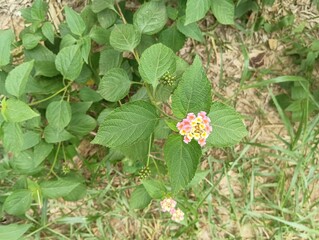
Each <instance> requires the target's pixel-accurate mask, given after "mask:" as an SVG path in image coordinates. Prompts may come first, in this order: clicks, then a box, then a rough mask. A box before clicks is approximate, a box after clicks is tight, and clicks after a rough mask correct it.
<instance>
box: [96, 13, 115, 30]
mask: <svg viewBox="0 0 319 240" xmlns="http://www.w3.org/2000/svg"><path fill="white" fill-rule="evenodd" d="M116 19H117V14H116V12H114V11H113V10H111V9H104V10H103V11H101V12H99V13H98V14H97V20H98V21H99V23H100V25H101V27H102V28H105V29H106V28H109V27H111V26H112V25H113V24H114V23H115V22H116Z"/></svg>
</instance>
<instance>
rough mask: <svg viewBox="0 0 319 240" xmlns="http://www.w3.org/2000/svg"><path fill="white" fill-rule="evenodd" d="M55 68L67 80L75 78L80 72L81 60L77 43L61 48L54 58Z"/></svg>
mask: <svg viewBox="0 0 319 240" xmlns="http://www.w3.org/2000/svg"><path fill="white" fill-rule="evenodd" d="M55 65H56V68H57V70H59V71H60V73H62V75H63V77H64V78H65V79H68V80H75V79H76V78H77V77H78V76H79V75H80V73H81V70H82V65H83V60H82V54H81V51H80V48H79V46H78V45H73V46H69V47H65V48H63V49H62V50H61V51H60V52H59V53H58V55H57V56H56V59H55Z"/></svg>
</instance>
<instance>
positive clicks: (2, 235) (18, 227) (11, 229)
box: [0, 224, 32, 240]
mask: <svg viewBox="0 0 319 240" xmlns="http://www.w3.org/2000/svg"><path fill="white" fill-rule="evenodd" d="M31 226H32V224H10V225H0V239H6V240H19V239H21V237H22V235H23V234H24V233H26V232H27V231H28V229H29V228H30V227H31Z"/></svg>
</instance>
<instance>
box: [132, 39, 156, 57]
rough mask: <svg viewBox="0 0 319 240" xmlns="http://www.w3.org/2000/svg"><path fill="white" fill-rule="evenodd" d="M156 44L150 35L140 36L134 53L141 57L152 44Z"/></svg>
mask: <svg viewBox="0 0 319 240" xmlns="http://www.w3.org/2000/svg"><path fill="white" fill-rule="evenodd" d="M156 43H158V41H157V40H156V39H155V37H154V36H152V35H145V34H144V35H142V38H141V41H140V43H139V44H138V46H137V47H136V51H137V52H138V54H139V55H141V54H142V53H143V52H144V51H145V50H146V49H147V48H149V47H151V46H153V45H154V44H156Z"/></svg>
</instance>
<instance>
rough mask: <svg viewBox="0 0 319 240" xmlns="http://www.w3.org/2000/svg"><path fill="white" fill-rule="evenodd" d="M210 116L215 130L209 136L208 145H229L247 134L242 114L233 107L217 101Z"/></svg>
mask: <svg viewBox="0 0 319 240" xmlns="http://www.w3.org/2000/svg"><path fill="white" fill-rule="evenodd" d="M208 117H209V118H210V119H211V126H212V127H213V131H212V132H211V134H210V135H209V137H208V138H207V145H211V146H214V147H229V146H232V145H234V144H237V143H238V142H239V141H240V140H241V139H242V138H243V137H245V136H246V135H247V130H246V127H245V125H244V123H243V121H242V118H241V116H240V115H239V114H238V113H237V112H236V111H235V109H233V108H232V107H229V106H227V105H225V104H222V103H219V102H215V103H213V104H212V106H211V109H210V113H209V114H208Z"/></svg>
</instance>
